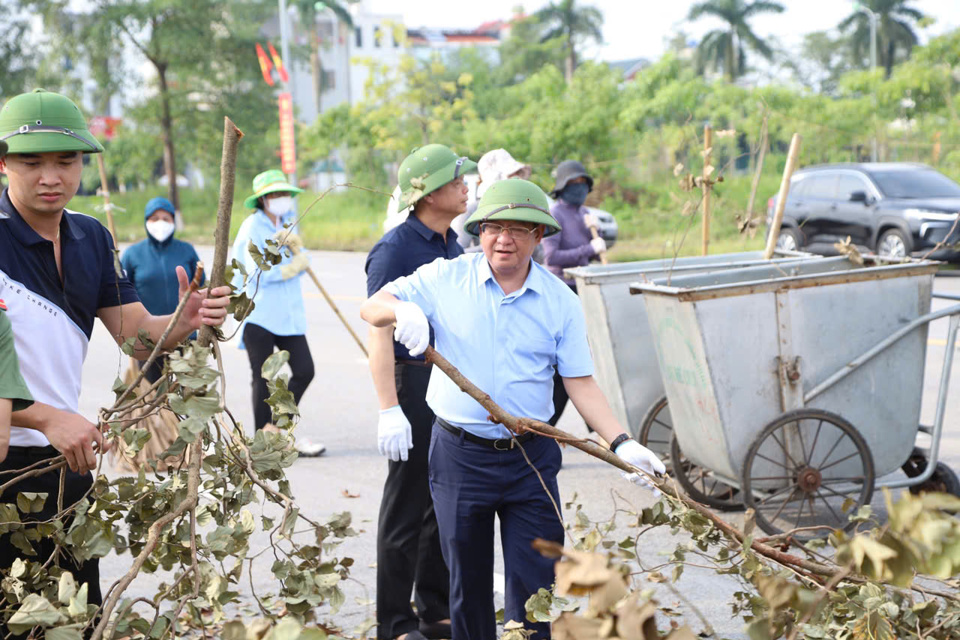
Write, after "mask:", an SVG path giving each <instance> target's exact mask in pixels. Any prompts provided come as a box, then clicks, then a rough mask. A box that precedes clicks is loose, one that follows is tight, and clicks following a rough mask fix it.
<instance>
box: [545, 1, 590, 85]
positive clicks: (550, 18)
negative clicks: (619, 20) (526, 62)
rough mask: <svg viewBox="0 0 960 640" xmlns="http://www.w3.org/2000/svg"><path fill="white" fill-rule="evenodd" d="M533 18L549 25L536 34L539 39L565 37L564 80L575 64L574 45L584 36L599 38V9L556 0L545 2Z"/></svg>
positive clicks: (571, 76)
mask: <svg viewBox="0 0 960 640" xmlns="http://www.w3.org/2000/svg"><path fill="white" fill-rule="evenodd" d="M534 17H535V18H536V19H537V21H538V22H539V23H540V24H541V25H544V26H545V27H549V31H547V32H546V33H545V34H543V36H541V38H540V42H546V41H547V40H553V39H554V38H563V39H564V40H566V49H567V58H566V64H565V68H564V76H565V77H566V79H567V82H570V81H571V80H573V72H574V70H575V69H576V68H577V47H578V46H580V45H582V44H583V43H584V42H586V41H587V40H594V41H595V42H603V33H602V32H601V30H600V27H601V25H602V24H603V13H601V11H600V9H597V8H596V7H581V6H577V4H576V0H559V2H552V1H551V2H550V4H548V5H547V6H545V7H544V8H542V9H540V10H539V11H537V12H536V13H535V14H534Z"/></svg>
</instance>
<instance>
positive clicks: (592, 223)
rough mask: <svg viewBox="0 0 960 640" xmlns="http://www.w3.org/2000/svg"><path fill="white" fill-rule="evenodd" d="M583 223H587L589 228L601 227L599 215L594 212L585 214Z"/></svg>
mask: <svg viewBox="0 0 960 640" xmlns="http://www.w3.org/2000/svg"><path fill="white" fill-rule="evenodd" d="M583 224H585V225H587V229H589V228H590V227H599V226H600V224H599V223H598V222H597V216H595V215H593V214H592V213H585V214H583Z"/></svg>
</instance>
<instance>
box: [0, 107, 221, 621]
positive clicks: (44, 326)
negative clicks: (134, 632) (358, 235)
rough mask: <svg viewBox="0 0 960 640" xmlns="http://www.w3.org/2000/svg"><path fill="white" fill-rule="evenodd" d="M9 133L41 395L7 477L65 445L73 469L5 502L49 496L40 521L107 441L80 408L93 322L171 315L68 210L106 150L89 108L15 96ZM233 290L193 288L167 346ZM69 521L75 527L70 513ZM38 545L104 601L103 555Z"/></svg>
mask: <svg viewBox="0 0 960 640" xmlns="http://www.w3.org/2000/svg"><path fill="white" fill-rule="evenodd" d="M0 140H3V141H5V142H6V144H7V145H8V149H7V150H6V153H5V154H3V156H2V157H0V173H4V174H6V177H7V180H8V186H7V188H5V189H4V190H3V191H2V192H0V298H2V299H3V300H4V301H5V303H6V306H7V311H6V314H7V315H8V316H9V318H10V321H11V324H12V326H13V333H14V337H15V342H16V345H17V351H18V355H19V360H20V368H21V373H22V374H23V378H24V380H25V381H26V383H27V387H28V388H29V390H30V392H31V394H32V395H33V397H34V400H35V402H34V404H33V405H31V406H30V407H28V408H26V409H21V410H19V411H14V412H13V413H12V417H11V423H12V427H11V429H10V447H9V452H8V454H7V458H6V460H4V461H3V463H2V464H0V473H3V474H5V475H9V474H11V473H16V472H17V471H18V470H20V469H24V468H26V467H29V466H31V465H38V466H39V464H42V462H43V461H44V460H48V459H50V458H54V457H56V456H57V455H58V454H60V453H62V454H63V455H64V457H65V458H66V462H67V466H68V471H67V472H66V477H65V481H64V482H63V485H62V486H63V487H64V488H65V490H64V494H63V495H62V496H60V495H59V493H60V486H61V476H60V473H59V472H58V471H54V472H51V473H43V474H41V475H38V476H35V477H31V478H25V479H23V480H22V481H21V482H19V483H18V484H17V486H16V488H15V489H14V490H12V491H8V492H7V493H5V494H4V495H3V496H2V497H0V500H3V501H4V502H8V503H14V504H15V503H16V496H17V494H18V493H21V492H35V493H37V494H45V495H46V496H47V498H46V500H45V502H44V504H43V508H42V509H41V510H40V511H39V512H37V513H31V514H30V515H29V516H27V515H26V514H24V516H22V517H23V519H24V521H28V520H32V521H35V522H42V521H46V520H50V519H51V518H53V517H55V515H56V514H57V513H58V512H59V508H58V501H60V500H62V504H63V506H64V507H69V506H72V505H74V504H76V503H77V502H78V501H80V500H82V499H84V496H85V495H86V493H87V491H88V490H89V489H90V488H91V486H92V485H93V480H94V478H93V475H92V474H91V473H90V472H91V470H93V469H95V468H96V467H97V456H96V454H97V452H98V451H99V452H101V453H102V452H104V451H105V450H106V448H107V446H106V445H105V441H104V438H103V434H102V433H101V431H100V428H99V426H98V425H97V424H95V423H93V422H91V421H89V420H87V419H86V418H84V417H83V416H82V415H80V413H79V410H78V403H79V396H80V373H81V369H82V367H83V361H84V358H85V356H86V351H87V345H88V342H89V341H90V335H91V333H92V331H93V324H94V320H95V319H96V318H99V319H100V321H101V322H102V323H103V325H104V326H105V327H106V329H107V331H108V332H109V333H110V335H111V336H113V337H114V339H115V340H116V341H117V344H123V343H124V341H126V339H127V338H136V337H137V336H138V335H139V332H140V331H143V332H145V333H146V335H147V336H148V338H149V339H150V340H151V341H153V342H159V340H160V338H161V337H162V335H163V333H164V331H165V329H166V327H167V325H168V324H169V323H170V321H171V319H172V318H171V317H170V316H155V315H152V314H151V313H150V312H149V311H147V309H146V308H145V307H144V306H143V304H142V303H141V302H140V300H139V299H138V297H137V292H136V290H135V289H134V287H133V285H132V284H131V283H130V281H129V280H128V279H127V278H126V277H125V276H124V275H123V274H118V273H117V270H116V267H115V266H114V244H113V239H112V238H111V237H110V233H109V232H108V231H107V230H106V229H105V228H104V227H103V225H101V224H100V223H99V222H98V221H97V220H96V219H95V218H93V217H90V216H87V215H84V214H81V213H76V212H74V211H70V210H68V209H66V208H65V207H66V206H67V204H69V202H70V200H71V199H72V198H73V196H74V195H76V193H77V190H78V188H79V187H80V175H81V171H82V169H83V155H84V154H87V153H100V152H102V151H103V147H102V146H101V145H100V143H99V142H98V141H97V140H96V138H94V137H93V135H91V134H90V131H89V130H88V129H87V123H86V121H85V119H84V117H83V114H82V113H81V112H80V109H78V108H77V106H76V105H75V104H74V103H73V102H72V101H71V100H70V99H69V98H67V97H65V96H62V95H59V94H57V93H52V92H49V91H44V90H42V89H37V90H36V91H34V92H31V93H25V94H21V95H18V96H15V97H13V98H11V99H10V100H8V101H7V103H6V104H5V105H4V106H3V108H2V109H0ZM176 274H177V281H178V283H179V287H178V289H179V291H178V293H179V294H180V295H183V294H185V293H186V292H187V291H188V290H189V287H190V281H189V280H188V278H187V272H186V270H185V269H183V267H179V266H178V267H176ZM229 295H230V287H218V288H216V289H213V290H211V291H208V290H206V289H201V290H199V291H196V292H194V293H192V294H191V295H190V297H189V299H188V302H187V304H186V307H185V309H184V311H183V313H182V315H181V316H180V318H179V320H178V321H177V323H176V324H175V325H174V326H173V329H172V331H171V333H170V335H169V336H168V338H167V340H166V341H165V342H164V343H162V344H161V347H162V348H164V349H167V350H169V349H172V348H174V347H176V346H177V345H178V344H179V343H180V342H181V341H182V340H184V339H185V338H186V337H187V336H189V335H190V334H192V333H193V332H194V331H197V330H198V329H199V328H200V327H201V326H202V325H208V326H219V325H220V324H222V323H223V320H224V318H225V317H226V315H227V305H228V304H229V302H230V300H229V297H228V296H229ZM178 297H179V296H178ZM134 349H135V352H136V354H137V355H138V356H141V355H142V354H144V353H149V351H148V348H147V347H146V346H145V345H143V344H141V343H139V342H136V343H134ZM65 524H66V526H67V527H69V526H70V523H69V519H68V521H67V522H66V523H65ZM27 526H28V527H29V525H27ZM29 537H30V536H27V538H29ZM31 544H32V545H33V547H34V549H35V551H36V552H37V554H38V555H37V556H36V557H37V558H41V559H45V558H51V559H53V561H54V562H56V563H57V564H58V565H59V566H60V567H61V568H63V569H65V570H69V571H71V572H72V573H73V575H74V578H76V581H77V583H78V584H84V583H86V584H87V588H88V600H87V601H88V602H89V603H94V604H101V603H102V597H101V590H100V574H99V560H98V559H96V558H93V559H89V560H85V561H76V560H75V559H74V558H73V556H72V555H71V554H70V553H57V554H54V550H55V549H57V548H58V547H57V543H56V539H55V537H54V536H45V537H42V538H41V539H40V540H39V541H37V542H34V543H31ZM23 557H24V552H23V551H21V550H20V549H19V548H17V546H15V545H14V544H13V543H12V542H11V541H10V538H9V537H7V536H3V537H2V538H0V569H6V568H8V567H10V566H11V565H12V564H13V562H14V561H15V560H16V559H18V558H23ZM41 562H42V560H41Z"/></svg>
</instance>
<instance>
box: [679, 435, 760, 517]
mask: <svg viewBox="0 0 960 640" xmlns="http://www.w3.org/2000/svg"><path fill="white" fill-rule="evenodd" d="M670 461H671V463H672V475H673V477H674V478H676V480H677V482H678V483H679V484H680V486H681V487H683V491H684V493H686V494H687V495H688V496H690V497H691V498H693V499H694V500H696V501H697V502H699V503H700V504H705V505H707V506H708V507H712V508H714V509H716V510H717V511H743V500H741V499H740V490H739V489H737V488H736V487H731V486H730V485H728V484H727V483H725V482H723V481H722V480H720V479H718V478H716V477H715V476H714V475H713V473H712V472H711V471H710V470H709V469H707V468H705V467H701V466H700V465H698V464H695V463H694V462H691V461H690V460H688V459H687V457H686V456H685V455H683V451H681V450H680V443H678V442H677V436H676V434H674V435H673V437H672V438H670Z"/></svg>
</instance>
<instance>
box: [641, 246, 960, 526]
mask: <svg viewBox="0 0 960 640" xmlns="http://www.w3.org/2000/svg"><path fill="white" fill-rule="evenodd" d="M866 261H867V262H866V264H865V265H864V266H858V265H856V264H854V263H852V262H851V261H850V260H849V259H848V258H846V257H837V258H825V259H823V260H815V261H803V262H799V263H795V264H791V265H786V266H780V265H765V266H754V267H748V268H745V269H737V270H728V271H718V272H712V273H708V274H698V275H689V276H687V275H681V276H676V277H674V278H672V280H671V282H670V283H669V284H667V283H666V282H665V281H660V282H657V283H636V284H634V285H632V286H631V291H632V292H635V293H643V294H644V295H643V297H644V299H645V305H644V306H645V309H646V312H647V317H648V321H649V324H650V327H651V330H652V338H653V345H654V348H655V350H656V353H657V357H658V359H659V361H660V369H661V372H662V374H663V382H664V387H665V388H666V392H667V397H668V398H669V401H670V410H671V414H672V416H673V420H674V438H675V443H674V446H675V447H679V448H681V449H682V451H683V453H684V455H686V456H687V457H688V458H689V459H690V460H691V461H692V462H693V463H695V464H697V465H701V466H702V467H705V468H707V469H709V470H711V471H712V472H713V474H714V475H715V477H717V478H719V479H720V480H722V481H723V482H725V483H727V484H728V485H730V486H731V487H737V488H739V489H740V496H741V497H742V500H743V503H744V505H745V506H747V507H751V508H753V509H755V511H756V520H757V524H759V525H760V527H761V528H762V529H763V530H764V531H766V532H768V533H770V534H776V533H781V532H784V531H788V530H796V529H800V530H802V535H816V534H818V533H822V532H823V531H822V529H823V528H824V527H829V528H844V527H846V526H849V525H850V523H849V515H850V514H851V513H853V512H855V511H856V510H857V509H858V508H859V507H860V506H862V505H864V504H867V503H869V502H870V499H871V497H872V495H873V490H874V487H875V486H888V487H917V486H920V485H921V484H922V483H925V482H927V481H929V480H930V479H931V478H932V477H934V476H935V474H940V475H941V477H942V478H945V482H944V484H945V485H946V486H947V487H948V488H952V490H954V491H956V487H957V482H956V476H955V474H953V472H952V471H951V470H950V469H949V468H947V467H946V466H945V465H943V464H938V463H937V457H938V452H939V446H940V438H941V434H942V430H943V417H944V410H945V406H946V399H947V388H948V384H949V380H950V368H951V365H952V362H953V354H954V347H955V343H956V337H957V328H958V325H960V305H952V306H950V307H948V308H946V309H943V310H940V311H937V312H934V313H931V312H930V305H931V297H932V293H933V277H934V273H935V272H936V270H937V263H935V262H929V261H909V262H905V263H899V264H891V263H885V262H882V261H877V260H874V259H872V258H870V257H867V258H866ZM944 317H949V318H950V323H949V330H948V337H947V347H946V349H947V350H946V355H945V357H944V363H943V371H942V376H941V380H940V392H939V396H938V399H937V406H936V417H935V420H934V424H933V425H932V426H931V427H922V426H918V424H919V416H920V403H921V395H922V388H923V373H924V365H925V359H926V346H927V328H928V325H929V323H930V322H931V321H933V320H936V319H938V318H944ZM920 430H923V431H926V432H928V433H929V434H930V436H931V437H930V447H929V449H928V450H925V451H920V450H917V449H915V443H916V438H917V434H918V432H919V431H920ZM918 455H919V456H920V458H921V459H922V464H919V465H916V466H914V470H915V475H916V477H913V478H910V477H907V478H905V479H903V478H900V479H893V480H888V481H886V482H882V483H879V484H878V483H877V478H878V477H880V476H885V475H887V474H890V473H893V472H895V471H896V470H898V469H900V468H901V467H903V468H904V469H905V470H907V469H908V467H907V466H904V465H906V464H907V463H908V462H909V461H910V459H911V458H912V459H913V460H916V459H917V456H918Z"/></svg>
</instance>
